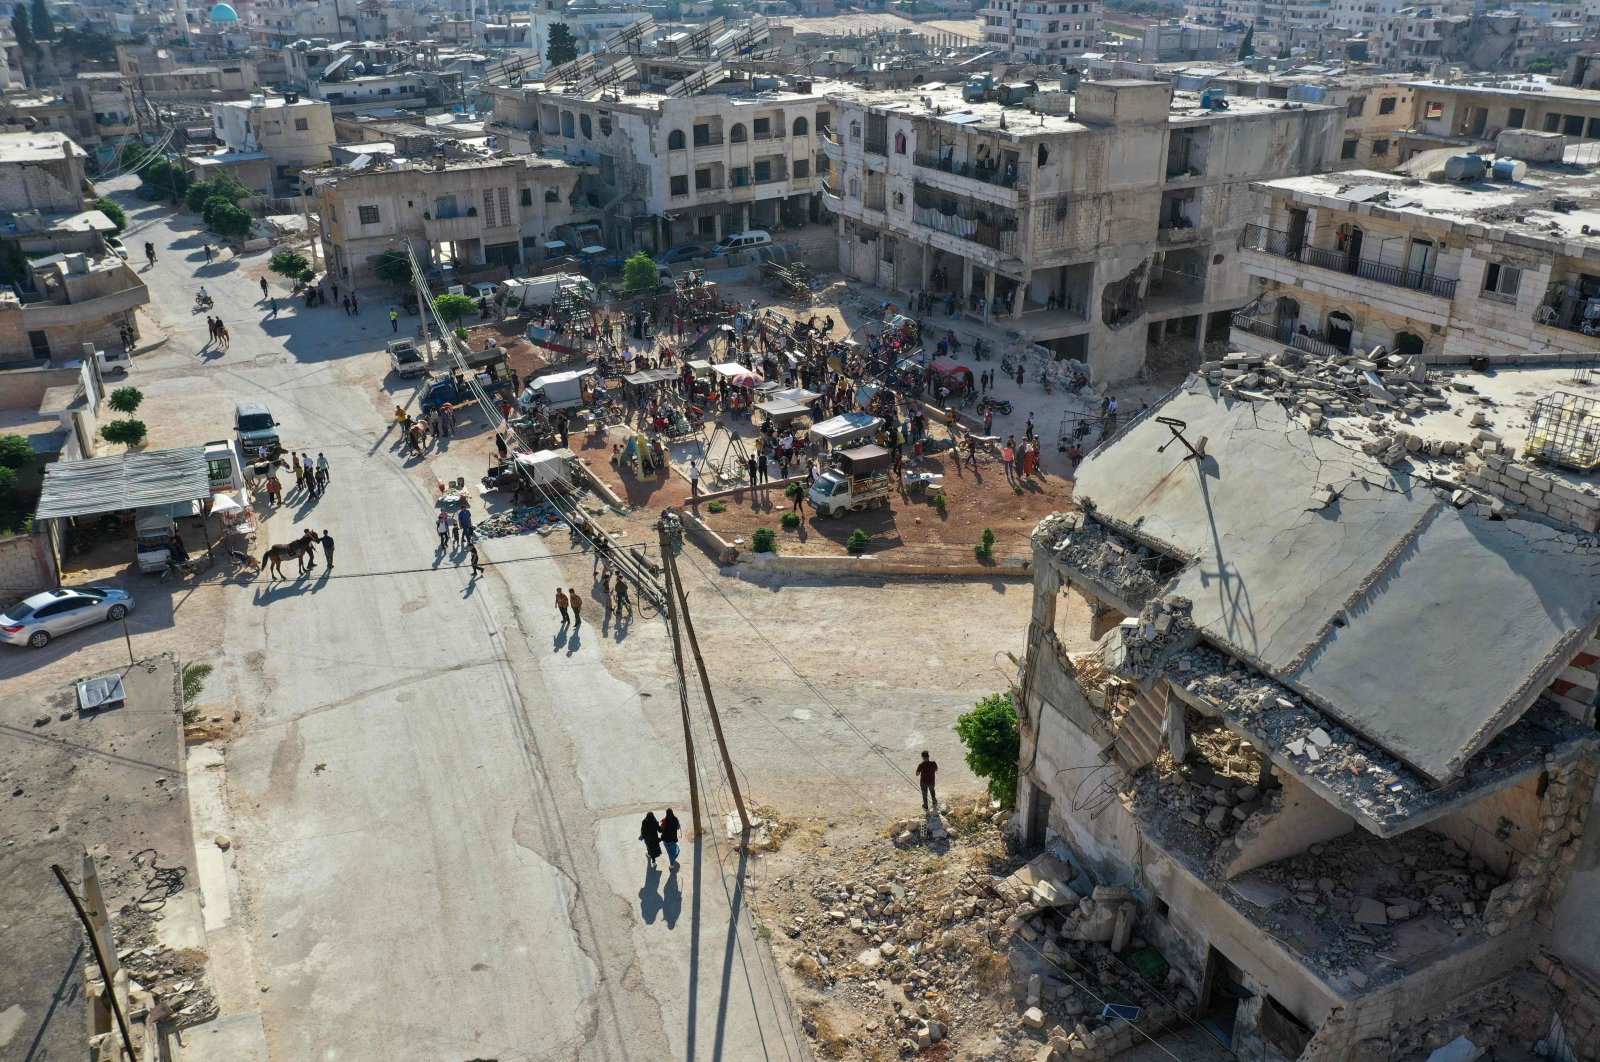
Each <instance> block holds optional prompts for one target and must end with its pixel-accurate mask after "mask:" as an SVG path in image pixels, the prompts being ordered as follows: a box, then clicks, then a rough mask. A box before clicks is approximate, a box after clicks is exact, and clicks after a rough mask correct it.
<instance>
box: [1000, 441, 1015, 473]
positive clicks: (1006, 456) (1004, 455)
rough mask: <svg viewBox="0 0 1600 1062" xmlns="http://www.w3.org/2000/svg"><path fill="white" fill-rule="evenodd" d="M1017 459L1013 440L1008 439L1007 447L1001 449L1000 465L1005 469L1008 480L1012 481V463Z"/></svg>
mask: <svg viewBox="0 0 1600 1062" xmlns="http://www.w3.org/2000/svg"><path fill="white" fill-rule="evenodd" d="M1016 459H1017V451H1016V448H1015V447H1013V446H1012V445H1011V440H1010V439H1007V440H1006V445H1005V447H1004V448H1003V449H1002V450H1001V451H1000V467H1001V468H1002V469H1004V470H1005V473H1006V482H1008V483H1009V482H1011V464H1012V462H1013V461H1015V460H1016Z"/></svg>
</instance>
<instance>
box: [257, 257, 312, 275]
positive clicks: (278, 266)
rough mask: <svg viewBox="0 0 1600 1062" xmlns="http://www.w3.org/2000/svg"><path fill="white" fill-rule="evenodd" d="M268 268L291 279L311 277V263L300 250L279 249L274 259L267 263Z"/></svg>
mask: <svg viewBox="0 0 1600 1062" xmlns="http://www.w3.org/2000/svg"><path fill="white" fill-rule="evenodd" d="M267 268H268V269H270V270H272V271H273V272H274V273H276V274H278V275H279V276H280V277H288V278H289V279H290V280H299V281H307V280H310V279H311V263H310V262H308V261H306V256H305V255H303V254H301V253H299V252H298V251H279V252H278V253H277V254H275V255H273V256H272V261H270V262H268V263H267Z"/></svg>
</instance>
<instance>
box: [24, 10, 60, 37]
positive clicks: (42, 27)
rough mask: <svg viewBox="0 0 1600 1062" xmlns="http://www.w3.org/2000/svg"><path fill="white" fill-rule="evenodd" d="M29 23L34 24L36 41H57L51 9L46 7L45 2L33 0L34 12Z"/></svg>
mask: <svg viewBox="0 0 1600 1062" xmlns="http://www.w3.org/2000/svg"><path fill="white" fill-rule="evenodd" d="M29 21H30V22H31V23H32V24H33V27H32V28H33V39H34V40H36V41H53V40H55V39H56V24H55V21H54V20H53V19H52V18H51V17H50V9H49V8H48V7H46V6H45V4H44V0H33V11H32V12H31V14H30V17H29Z"/></svg>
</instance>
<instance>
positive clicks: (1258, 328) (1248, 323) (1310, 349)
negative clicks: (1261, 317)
mask: <svg viewBox="0 0 1600 1062" xmlns="http://www.w3.org/2000/svg"><path fill="white" fill-rule="evenodd" d="M1233 327H1235V328H1237V329H1238V330H1239V331H1241V332H1248V333H1250V334H1251V335H1253V336H1259V337H1261V338H1262V339H1265V340H1269V341H1271V342H1273V343H1280V344H1282V345H1283V346H1286V347H1293V348H1294V349H1296V350H1303V351H1305V352H1306V353H1308V354H1316V355H1318V356H1319V357H1324V358H1334V357H1342V356H1343V355H1346V354H1348V353H1350V351H1349V349H1348V348H1346V347H1339V346H1335V345H1334V344H1332V343H1329V342H1328V341H1327V340H1326V339H1317V338H1315V337H1313V336H1306V335H1301V334H1300V333H1299V332H1298V331H1297V330H1296V326H1295V325H1294V324H1292V323H1290V324H1281V325H1275V324H1273V323H1272V322H1271V321H1257V320H1255V319H1254V318H1250V317H1245V316H1243V315H1242V314H1234V315H1233Z"/></svg>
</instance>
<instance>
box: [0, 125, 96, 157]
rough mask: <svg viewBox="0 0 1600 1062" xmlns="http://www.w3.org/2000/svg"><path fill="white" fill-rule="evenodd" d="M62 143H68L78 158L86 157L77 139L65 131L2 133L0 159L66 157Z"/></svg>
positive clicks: (69, 148) (0, 134)
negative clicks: (73, 138)
mask: <svg viewBox="0 0 1600 1062" xmlns="http://www.w3.org/2000/svg"><path fill="white" fill-rule="evenodd" d="M62 145H66V146H67V150H70V151H71V152H72V154H73V155H74V156H76V157H78V158H84V157H85V156H86V154H87V153H86V152H85V151H84V150H83V148H81V147H79V146H78V144H77V141H75V140H72V139H71V138H69V137H68V136H67V135H66V134H65V133H50V132H27V133H0V161H5V162H47V161H49V160H51V159H59V158H64V157H65V154H64V151H63V147H62Z"/></svg>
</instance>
